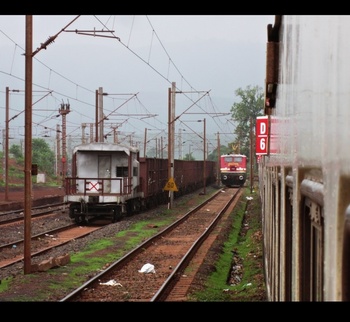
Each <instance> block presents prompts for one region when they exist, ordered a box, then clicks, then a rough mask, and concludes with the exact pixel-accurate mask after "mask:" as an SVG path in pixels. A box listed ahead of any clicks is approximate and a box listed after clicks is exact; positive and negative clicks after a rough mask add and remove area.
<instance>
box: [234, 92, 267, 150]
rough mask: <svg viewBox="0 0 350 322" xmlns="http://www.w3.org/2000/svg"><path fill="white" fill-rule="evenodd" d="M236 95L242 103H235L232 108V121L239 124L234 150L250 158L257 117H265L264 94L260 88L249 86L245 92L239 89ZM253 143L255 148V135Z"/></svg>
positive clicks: (236, 130)
mask: <svg viewBox="0 0 350 322" xmlns="http://www.w3.org/2000/svg"><path fill="white" fill-rule="evenodd" d="M235 94H236V95H237V96H239V97H240V98H241V101H240V102H238V103H234V104H233V105H232V107H231V112H232V119H233V120H234V121H235V122H237V126H236V129H235V131H234V133H235V134H236V139H235V141H234V142H233V143H232V149H233V150H234V152H235V153H241V154H245V155H246V156H249V155H250V146H251V139H250V134H251V129H252V132H253V133H255V120H256V117H257V116H262V115H264V93H263V89H262V88H261V87H259V86H254V87H251V86H247V88H246V89H245V90H243V89H241V88H238V89H237V90H236V91H235ZM252 142H253V144H252V146H254V142H255V136H254V135H253V140H252ZM254 154H255V153H254Z"/></svg>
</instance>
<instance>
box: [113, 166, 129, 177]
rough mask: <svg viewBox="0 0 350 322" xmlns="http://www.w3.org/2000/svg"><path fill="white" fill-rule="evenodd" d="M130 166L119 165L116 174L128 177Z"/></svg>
mask: <svg viewBox="0 0 350 322" xmlns="http://www.w3.org/2000/svg"><path fill="white" fill-rule="evenodd" d="M128 170H129V169H128V167H117V168H116V176H117V177H127V176H128V173H129V171H128Z"/></svg>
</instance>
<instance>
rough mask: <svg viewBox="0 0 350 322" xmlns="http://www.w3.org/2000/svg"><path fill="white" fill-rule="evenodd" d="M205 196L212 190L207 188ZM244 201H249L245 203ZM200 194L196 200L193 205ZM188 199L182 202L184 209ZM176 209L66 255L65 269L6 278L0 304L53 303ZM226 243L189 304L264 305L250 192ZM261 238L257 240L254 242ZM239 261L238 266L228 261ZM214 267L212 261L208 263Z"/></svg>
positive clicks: (256, 211) (256, 209)
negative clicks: (236, 269)
mask: <svg viewBox="0 0 350 322" xmlns="http://www.w3.org/2000/svg"><path fill="white" fill-rule="evenodd" d="M207 192H208V193H207V197H208V195H211V193H213V192H215V191H214V189H213V191H211V189H208V190H207ZM246 197H253V199H252V200H251V201H249V202H248V203H247V199H246ZM204 198H205V196H199V197H198V198H196V204H198V203H200V202H201V201H202V199H204ZM186 202H187V200H186V199H184V201H182V203H183V205H181V204H179V205H177V207H176V208H177V209H180V208H181V206H183V207H185V208H186V207H187V209H188V204H186ZM176 215H177V214H176V213H175V210H173V209H171V210H168V209H166V210H163V211H162V212H161V213H160V215H159V216H158V217H157V218H154V219H151V220H144V221H140V222H137V223H135V224H133V225H132V226H130V227H129V228H128V230H127V231H121V232H119V233H117V234H116V235H115V236H113V237H110V238H107V237H106V238H104V239H99V240H96V241H94V242H92V243H89V244H88V245H87V246H86V247H85V249H84V250H82V251H80V252H77V253H74V254H71V263H70V264H69V265H67V266H66V267H59V268H57V269H51V270H49V271H47V272H41V273H33V274H28V275H17V276H15V277H8V278H6V279H4V280H2V281H1V284H0V301H31V302H32V301H57V300H59V299H61V298H63V297H64V296H65V294H68V293H70V292H71V291H72V290H74V289H75V288H77V287H79V286H80V285H81V284H83V283H84V282H85V281H86V278H87V276H89V275H91V277H92V276H93V275H94V272H98V271H100V270H103V269H105V268H107V267H108V265H109V264H110V263H111V262H114V261H116V260H117V259H119V258H120V257H122V256H124V255H125V254H126V253H127V252H129V251H130V250H131V249H132V248H134V247H135V245H138V244H140V243H142V242H143V241H145V240H146V239H148V238H149V237H150V236H152V235H154V234H155V233H157V232H158V231H159V230H161V229H163V228H164V227H166V226H168V225H169V224H170V223H172V222H173V221H174V219H175V217H176ZM230 216H231V219H232V221H231V226H230V227H229V231H228V233H227V239H226V240H225V241H224V243H223V245H222V246H221V247H222V248H221V251H220V256H219V258H218V259H217V260H216V262H215V263H214V266H215V270H214V271H213V272H212V273H211V274H210V275H209V277H208V278H207V279H206V281H205V287H204V288H202V290H201V291H199V292H196V293H193V294H192V295H191V297H190V299H189V301H200V302H208V301H228V302H230V301H231V302H232V301H264V300H265V298H264V296H265V287H264V279H263V269H262V267H263V265H262V240H261V205H260V203H259V195H258V193H257V192H256V191H255V192H253V194H250V191H249V190H248V189H246V190H245V193H244V196H243V197H242V198H241V202H240V207H239V209H236V210H235V211H234V212H233V213H232V214H231V215H230ZM259 237H260V238H259ZM237 258H239V263H234V261H233V259H237ZM212 264H213V263H212ZM238 265H240V267H241V268H242V269H241V271H242V274H241V275H240V276H239V283H237V284H235V285H230V275H231V274H232V273H231V268H232V267H233V266H238Z"/></svg>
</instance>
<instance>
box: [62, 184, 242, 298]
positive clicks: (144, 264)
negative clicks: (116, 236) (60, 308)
mask: <svg viewBox="0 0 350 322" xmlns="http://www.w3.org/2000/svg"><path fill="white" fill-rule="evenodd" d="M240 194H241V189H225V190H219V191H218V192H217V193H216V194H214V195H213V196H212V197H211V198H209V199H208V200H206V201H205V202H204V203H203V204H201V205H199V206H197V207H196V208H195V209H193V210H191V211H189V212H188V213H187V214H185V215H184V216H182V217H181V218H180V219H179V220H177V221H176V222H175V223H173V224H172V225H170V226H169V227H167V228H166V229H164V230H163V231H161V232H160V233H158V234H157V235H155V236H154V237H152V238H149V239H148V240H146V241H145V242H143V243H142V244H141V245H140V246H139V247H137V248H136V249H134V250H133V251H131V252H129V253H128V254H126V255H125V256H124V257H122V258H120V259H119V260H118V261H116V262H115V263H113V264H111V265H110V266H109V267H108V268H107V269H105V270H104V271H102V272H101V273H100V274H98V275H96V276H95V277H93V278H92V279H90V280H89V281H87V282H86V283H84V284H83V285H82V286H80V287H79V288H78V289H76V290H75V291H73V292H72V293H70V294H68V295H67V296H66V297H64V298H63V299H61V302H69V301H70V302H83V301H94V302H95V301H97V302H101V301H115V302H118V301H123V302H124V301H129V302H139V301H142V302H155V301H173V300H177V301H184V300H185V299H186V291H187V290H188V288H189V286H190V284H191V278H192V277H193V276H194V275H195V269H194V270H193V272H192V275H193V276H192V277H189V276H188V274H187V272H186V274H184V271H185V269H186V267H187V266H188V265H193V266H191V267H192V268H194V267H197V268H198V267H199V266H200V263H201V261H203V258H204V257H205V249H208V248H209V247H210V244H211V243H213V241H214V240H215V234H217V233H219V230H217V231H216V228H217V227H218V223H219V222H220V220H221V219H222V218H223V217H224V215H225V214H226V213H227V212H228V210H229V208H230V207H233V203H234V201H235V200H238V199H239V196H240ZM231 209H232V208H231ZM205 243H206V244H205ZM201 246H203V247H201ZM191 270H192V269H190V270H189V271H191ZM180 290H181V291H180Z"/></svg>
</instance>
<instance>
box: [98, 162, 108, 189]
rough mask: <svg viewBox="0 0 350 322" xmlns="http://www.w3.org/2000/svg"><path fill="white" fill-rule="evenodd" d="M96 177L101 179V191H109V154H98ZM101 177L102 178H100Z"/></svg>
mask: <svg viewBox="0 0 350 322" xmlns="http://www.w3.org/2000/svg"><path fill="white" fill-rule="evenodd" d="M98 178H99V181H100V180H101V181H102V185H103V192H104V193H110V192H111V180H108V179H111V155H99V156H98ZM102 179H103V180H102Z"/></svg>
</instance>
